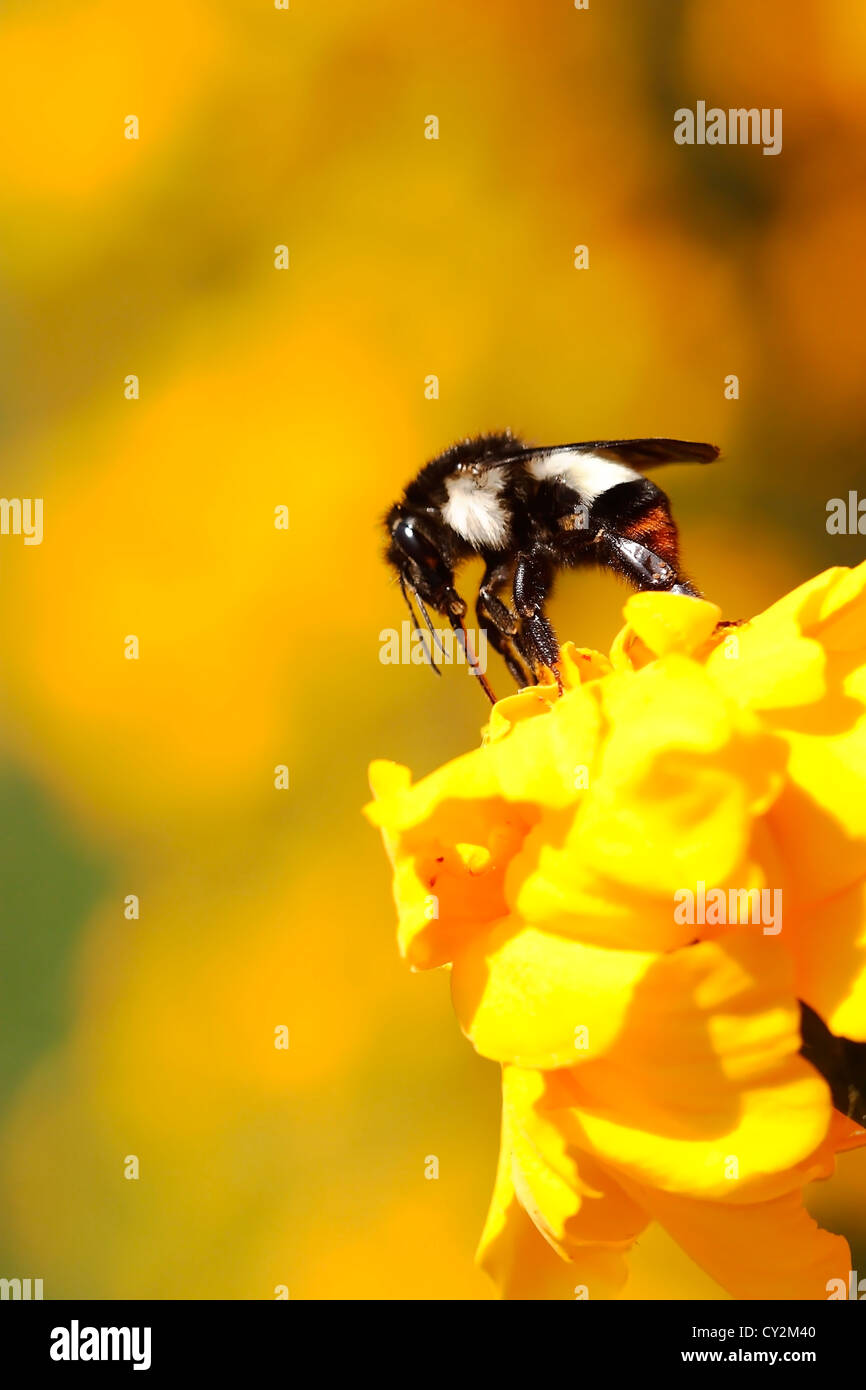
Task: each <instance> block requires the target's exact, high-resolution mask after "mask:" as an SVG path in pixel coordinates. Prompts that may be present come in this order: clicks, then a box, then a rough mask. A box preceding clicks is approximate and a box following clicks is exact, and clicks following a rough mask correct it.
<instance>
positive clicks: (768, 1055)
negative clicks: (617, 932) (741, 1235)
mask: <svg viewBox="0 0 866 1390" xmlns="http://www.w3.org/2000/svg"><path fill="white" fill-rule="evenodd" d="M800 1045H801V1037H800V1028H799V1008H798V1005H797V1002H796V999H795V996H794V994H793V992H792V988H791V967H790V962H789V960H788V959H787V957H786V954H785V952H784V950H783V948H782V946H781V945H780V944H779V942H778V941H777V940H774V939H770V938H766V937H762V936H755V935H754V933H753V932H752V931H750V930H749V929H748V928H734V929H731V930H730V931H729V933H728V935H727V936H726V937H724V938H723V939H720V940H718V941H708V942H702V943H700V944H698V945H696V946H692V947H688V948H686V949H684V950H680V951H676V952H673V953H672V954H671V955H669V956H666V957H662V958H660V959H659V960H658V961H657V962H656V963H655V964H654V965H653V966H652V967H651V969H650V970H648V971H647V973H646V975H645V976H644V978H643V980H642V981H641V983H640V985H639V986H638V987H637V989H636V990H635V993H634V996H633V1001H632V1009H631V1012H630V1015H629V1017H628V1019H627V1020H626V1023H625V1026H624V1027H623V1028H622V1030H621V1032H620V1034H619V1037H618V1040H617V1042H616V1044H615V1045H614V1047H613V1048H612V1049H611V1050H610V1052H609V1053H608V1054H607V1056H606V1057H605V1058H603V1059H602V1060H600V1061H598V1062H595V1061H588V1062H586V1063H585V1064H584V1065H583V1066H581V1067H578V1068H574V1069H572V1070H570V1071H555V1072H553V1071H552V1072H548V1073H546V1076H547V1093H546V1097H545V1099H544V1101H543V1102H540V1104H542V1105H543V1106H544V1109H545V1110H546V1111H549V1112H551V1118H552V1119H553V1120H554V1121H555V1123H556V1124H557V1125H559V1126H560V1128H561V1129H562V1132H563V1134H564V1135H565V1137H566V1139H567V1141H568V1142H569V1144H571V1145H573V1146H574V1147H577V1148H585V1149H588V1150H590V1151H591V1152H592V1153H594V1154H595V1155H596V1156H597V1157H598V1158H599V1159H601V1160H602V1161H604V1162H606V1163H609V1164H610V1165H611V1166H612V1167H613V1168H614V1170H615V1171H616V1172H620V1173H622V1174H623V1175H625V1176H626V1177H629V1178H631V1179H632V1180H633V1181H636V1182H639V1183H640V1184H641V1185H642V1186H648V1187H655V1188H659V1189H661V1190H662V1191H671V1192H681V1193H683V1194H686V1195H692V1196H702V1197H707V1198H709V1197H712V1198H718V1199H721V1200H727V1201H730V1202H737V1201H747V1200H752V1201H754V1200H755V1199H756V1198H757V1197H769V1196H776V1195H778V1194H779V1193H781V1192H784V1191H786V1190H788V1188H790V1187H792V1186H796V1187H799V1186H801V1185H802V1176H801V1175H799V1174H797V1173H795V1172H794V1171H793V1169H794V1168H795V1166H796V1165H797V1164H798V1163H801V1162H803V1161H804V1160H805V1159H807V1158H808V1157H809V1156H810V1155H811V1154H812V1153H813V1152H814V1151H815V1150H816V1149H817V1148H818V1147H819V1146H820V1145H821V1143H822V1142H823V1140H824V1139H825V1137H826V1135H827V1132H828V1128H829V1125H830V1116H831V1103H830V1095H829V1089H828V1087H827V1085H826V1083H825V1082H824V1080H823V1079H822V1078H821V1077H820V1076H819V1075H818V1073H817V1072H816V1071H815V1070H814V1068H812V1067H811V1066H810V1065H809V1064H808V1063H807V1062H806V1061H805V1060H804V1059H803V1058H802V1057H801V1056H800V1055H799V1049H800Z"/></svg>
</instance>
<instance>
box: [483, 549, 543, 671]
mask: <svg viewBox="0 0 866 1390" xmlns="http://www.w3.org/2000/svg"><path fill="white" fill-rule="evenodd" d="M510 577H511V569H510V566H509V565H507V564H496V563H495V562H488V564H487V568H486V569H485V571H484V576H483V578H482V580H481V588H480V589H479V590H478V601H477V602H476V604H475V613H476V616H477V618H478V625H479V627H480V628H482V629H483V630H484V631H485V632H486V633H487V637H488V640H489V642H490V645H491V646H492V648H493V650H494V651H495V652H498V653H499V655H500V656H501V657H502V659H503V661H504V662H505V665H506V667H507V668H508V671H509V674H510V675H511V677H512V679H513V680H514V681H515V682H516V683H517V685H518V686H521V687H522V686H526V685H533V684H534V683H535V675H534V673H533V672H532V670H531V669H530V668H529V667H527V666H526V665H525V664H524V661H523V658H522V656H521V654H520V652H519V649H518V646H517V640H518V637H519V633H520V620H519V618H518V617H517V615H516V614H515V613H512V611H511V609H510V608H508V607H507V606H506V605H505V604H504V603H503V602H502V600H501V599H500V598H499V597H498V595H497V594H496V589H497V588H498V587H499V586H500V585H502V584H504V583H505V582H506V581H507V580H508V579H509V578H510Z"/></svg>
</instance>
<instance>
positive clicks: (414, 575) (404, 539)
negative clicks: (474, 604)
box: [385, 503, 466, 618]
mask: <svg viewBox="0 0 866 1390" xmlns="http://www.w3.org/2000/svg"><path fill="white" fill-rule="evenodd" d="M385 526H386V529H387V531H388V550H387V559H388V562H389V564H391V565H393V567H394V568H395V569H396V570H397V573H398V574H399V575H400V577H401V579H402V580H403V581H404V583H406V584H408V585H409V587H410V588H411V589H413V590H414V591H415V593H416V594H418V595H419V596H420V597H421V598H422V599H423V600H424V602H425V603H429V605H430V607H431V608H435V609H436V610H437V612H439V613H444V614H446V615H451V616H454V617H459V618H462V617H463V616H464V615H465V613H466V604H465V602H464V601H463V599H462V598H460V596H459V594H458V593H457V592H456V590H455V588H454V570H453V567H452V565H451V564H450V563H449V561H448V559H447V558H446V556H445V555H444V554H443V545H442V537H441V535H438V536H437V530H441V528H437V527H436V526H435V524H434V523H433V522H432V519H431V518H430V517H429V516H427V515H425V516H424V517H423V518H422V517H421V516H419V515H418V513H416V512H412V511H410V510H408V509H407V508H406V507H405V506H403V505H402V504H401V503H397V505H396V506H394V507H392V508H391V511H390V512H389V513H388V515H387V517H386V518H385Z"/></svg>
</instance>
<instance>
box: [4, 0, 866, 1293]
mask: <svg viewBox="0 0 866 1390" xmlns="http://www.w3.org/2000/svg"><path fill="white" fill-rule="evenodd" d="M0 47H2V52H3V54H4V61H3V67H4V80H3V84H2V87H0V128H2V130H3V132H4V138H3V141H2V143H0V219H2V226H3V236H4V244H5V254H4V258H3V266H2V269H0V296H2V322H3V325H4V333H3V340H2V344H0V446H2V455H0V458H2V465H0V468H2V487H0V491H2V493H3V495H4V496H6V497H42V498H44V541H43V543H42V545H40V546H27V547H25V546H24V545H23V543H22V538H21V537H15V536H11V535H9V536H0V650H2V662H0V668H2V676H0V680H2V724H0V818H2V820H0V823H2V847H0V865H2V884H3V889H2V901H0V913H2V972H0V973H2V978H0V991H2V999H0V1006H2V1029H3V1037H2V1054H0V1107H2V1108H0V1274H3V1275H5V1276H10V1277H11V1276H14V1275H17V1276H21V1277H25V1276H30V1277H41V1278H43V1279H44V1286H45V1296H46V1297H48V1298H56V1297H64V1296H65V1297H77V1296H81V1297H92V1298H127V1297H155V1298H201V1297H205V1298H219V1297H226V1298H272V1297H274V1289H275V1286H277V1285H286V1286H288V1288H289V1291H290V1295H291V1297H293V1298H392V1297H395V1298H397V1297H400V1298H461V1299H462V1298H487V1297H491V1296H492V1294H493V1289H492V1286H491V1285H490V1284H489V1283H488V1281H487V1279H486V1278H485V1276H483V1275H481V1274H480V1273H479V1272H477V1271H476V1270H475V1269H474V1268H473V1264H472V1255H473V1251H474V1247H475V1243H476V1241H477V1238H478V1235H479V1233H480V1230H481V1226H482V1223H483V1219H484V1215H485V1211H486V1205H487V1200H488V1196H489V1193H490V1189H491V1185H492V1178H493V1173H494V1168H495V1161H496V1151H497V1143H498V1131H497V1125H498V1104H499V1099H498V1072H497V1069H496V1068H495V1067H494V1066H493V1065H492V1064H489V1063H484V1062H482V1061H481V1060H480V1059H478V1058H477V1057H475V1055H474V1054H473V1052H472V1051H471V1049H470V1047H469V1045H468V1044H467V1043H466V1042H465V1041H463V1039H462V1038H461V1037H460V1035H459V1033H458V1030H457V1026H456V1024H455V1022H454V1020H453V1018H452V1015H451V1009H450V1002H449V998H448V988H447V979H446V977H445V976H444V975H430V976H412V975H410V974H409V973H408V972H407V971H406V970H405V969H404V967H403V966H402V965H401V964H400V963H399V961H398V959H397V954H396V947H395V944H394V917H393V910H392V906H391V902H390V894H389V875H388V870H387V866H386V863H385V860H384V856H383V854H382V851H381V846H380V844H379V841H378V839H377V837H376V836H375V835H374V834H373V832H372V831H371V830H370V829H369V827H367V826H366V825H365V824H364V822H363V821H362V819H361V816H360V807H361V805H362V804H363V802H364V801H365V800H366V797H367V790H366V766H367V763H368V761H369V760H370V759H371V758H373V757H380V756H382V757H392V758H395V759H398V760H400V761H405V762H407V763H408V764H409V765H410V766H411V767H412V768H413V770H414V771H415V772H416V773H423V772H425V771H428V770H429V769H431V768H432V767H434V766H435V765H437V764H438V763H440V762H441V761H443V760H444V759H446V758H448V757H450V756H453V755H455V754H457V753H458V752H460V751H463V750H465V749H466V748H468V747H471V746H473V745H474V744H475V742H476V741H477V737H478V730H479V728H480V725H481V723H482V722H483V720H484V718H485V705H484V702H483V699H482V696H481V693H480V691H479V690H478V689H477V687H476V686H475V684H474V682H472V681H471V680H470V679H469V678H468V677H467V675H466V674H465V672H463V671H446V673H445V676H444V678H443V680H441V681H438V682H434V681H433V680H431V679H430V677H429V674H428V673H427V672H426V671H425V670H423V668H419V667H402V666H387V665H383V664H381V662H380V660H379V649H380V642H379V633H380V630H381V629H383V628H388V627H396V628H399V626H400V623H401V622H402V621H403V618H404V616H405V614H404V610H403V608H402V604H401V601H400V596H399V592H398V591H397V590H396V589H395V586H394V584H393V582H392V580H391V578H390V576H389V575H388V574H387V573H386V570H385V567H384V566H383V564H382V560H381V544H382V542H381V535H380V529H379V518H380V517H381V515H382V513H383V512H384V511H385V510H386V508H387V506H388V504H389V502H390V501H391V500H392V499H393V497H394V496H395V495H396V493H397V492H398V491H399V490H400V488H401V487H402V485H403V484H404V483H405V482H406V481H407V480H408V478H409V477H410V476H411V475H412V474H413V473H414V472H415V471H416V469H417V468H418V467H419V465H420V464H421V463H422V462H423V461H424V459H425V458H428V457H430V456H431V455H433V454H435V453H437V452H439V451H440V450H441V449H442V448H443V447H445V446H446V445H447V444H448V443H450V442H451V441H452V440H453V439H455V438H457V437H460V436H463V435H465V434H468V433H476V432H479V431H482V430H489V429H501V428H503V427H505V426H511V427H512V428H514V429H515V430H516V431H518V432H520V433H522V434H524V435H525V436H526V437H527V438H528V439H531V440H534V441H539V442H547V443H554V442H562V441H566V440H574V439H580V438H598V437H604V436H624V435H642V434H671V435H677V436H680V437H684V438H696V439H708V440H712V441H714V442H716V443H718V444H720V445H721V446H722V449H723V454H724V457H723V461H722V462H721V463H720V464H719V465H718V466H716V467H714V468H712V469H703V470H702V469H693V470H689V469H686V468H683V469H670V470H666V471H665V476H664V478H663V479H662V478H660V481H661V482H662V483H663V485H664V486H665V487H666V488H668V489H669V491H670V494H671V497H672V500H673V505H674V511H675V514H676V516H677V518H678V520H679V522H680V526H681V530H682V536H683V548H684V554H685V562H686V566H687V568H688V569H689V571H690V572H691V573H692V574H693V575H694V577H695V578H696V579H697V581H698V582H699V583H700V584H701V586H702V587H703V588H704V590H705V592H706V593H707V594H708V596H709V597H711V598H713V599H715V600H716V601H718V602H719V603H721V604H722V606H723V607H724V609H725V611H726V613H727V614H728V616H730V617H737V616H744V615H747V614H749V613H751V612H754V611H756V610H758V609H760V608H761V607H762V606H765V605H766V604H767V603H769V602H771V601H772V600H773V599H774V598H776V597H777V596H779V595H780V594H782V593H783V592H785V591H787V590H788V589H789V588H790V587H792V586H793V585H794V584H796V583H798V582H799V581H802V580H804V579H806V578H808V577H809V576H810V575H812V574H814V573H816V572H818V571H819V570H820V569H822V568H824V567H826V566H828V565H831V564H851V563H854V562H857V561H859V560H860V559H862V558H863V541H862V538H859V537H857V536H848V537H836V536H830V535H828V534H827V531H826V527H825V521H826V504H827V501H828V500H829V499H830V498H832V497H836V496H841V497H845V496H847V492H848V490H849V488H854V487H856V486H857V485H858V482H859V483H860V485H861V487H862V479H863V470H862V466H861V460H862V457H863V453H862V450H863V445H864V435H866V429H864V426H866V395H864V390H863V382H864V378H866V333H864V329H863V324H864V321H866V281H864V276H863V273H862V256H863V246H864V242H866V180H864V177H863V174H864V164H866V141H864V135H866V98H864V81H866V9H864V6H863V5H862V3H861V0H764V3H762V4H761V5H755V4H754V3H753V2H752V0H727V2H726V3H725V4H719V3H718V0H640V3H638V0H630V3H629V2H628V0H608V3H602V2H601V0H590V5H589V8H588V9H587V10H576V9H575V8H574V6H573V4H572V0H545V3H544V4H540V5H534V6H533V5H529V4H527V3H525V0H520V2H518V0H498V3H495V4H494V3H479V4H476V5H474V6H468V5H466V4H465V0H440V3H439V4H438V5H436V6H434V7H430V6H427V5H422V4H410V3H409V2H408V0H380V3H377V4H366V5H364V4H357V3H356V4H348V3H340V0H335V2H334V3H331V4H329V5H326V6H325V5H321V4H315V3H313V0H291V8H290V9H289V10H288V11H283V10H279V9H277V8H276V7H275V6H274V4H273V3H272V0H208V2H207V3H205V0H149V3H148V4H147V5H145V6H123V5H118V4H116V3H113V2H112V0H69V3H66V4H64V5H62V6H58V5H56V4H54V3H51V2H50V0H7V3H5V4H4V5H3V6H2V10H0ZM698 99H702V100H706V102H707V105H708V106H709V105H713V104H719V105H721V106H723V107H729V106H747V107H750V106H757V107H768V108H776V107H781V108H782V109H783V113H784V127H783V129H784V144H783V151H782V153H781V154H780V155H778V156H777V157H772V158H768V157H764V156H762V153H761V150H760V148H755V147H725V148H718V147H717V148H713V147H703V148H700V147H697V146H695V147H680V146H677V145H676V144H675V143H674V140H673V112H674V110H675V109H676V108H678V107H680V106H692V107H693V106H694V105H695V102H696V101H697V100H698ZM129 115H135V116H137V117H138V120H139V138H138V139H137V140H131V139H127V138H125V134H124V122H125V121H126V118H127V117H128V116H129ZM429 115H435V116H436V117H437V118H438V120H439V139H438V140H428V139H425V135H424V131H425V118H426V117H427V116H429ZM579 244H582V245H586V246H587V247H588V249H589V268H588V269H587V270H576V269H575V268H574V264H573V262H574V247H575V246H576V245H579ZM280 245H286V246H287V247H288V248H289V253H290V265H289V269H288V270H277V269H276V268H275V264H274V261H275V248H276V247H278V246H280ZM732 373H733V374H736V375H737V376H738V377H739V381H740V396H739V399H738V400H729V399H726V398H725V393H724V383H725V378H726V376H728V375H729V374H732ZM130 374H135V375H137V376H138V377H139V380H140V398H139V399H127V398H126V396H125V394H124V383H125V380H126V378H127V377H128V376H129V375H130ZM433 374H435V375H436V376H437V377H438V379H439V398H438V399H433V400H431V399H427V398H426V397H425V390H424V383H425V378H427V377H428V376H430V375H433ZM278 506H286V507H288V509H289V514H290V525H289V529H288V530H278V529H276V528H275V526H274V509H275V508H276V507H278ZM465 587H466V588H467V589H468V588H469V587H470V585H469V583H466V586H465ZM624 596H625V595H624V591H623V590H622V589H621V588H620V587H618V585H617V583H616V582H615V581H614V580H613V579H612V578H611V577H609V576H604V575H601V576H598V577H595V576H590V577H587V576H584V575H581V576H572V577H570V578H569V579H567V580H566V581H564V582H563V583H562V584H561V586H560V589H559V592H558V596H557V600H556V602H555V604H554V609H553V616H554V620H555V621H556V623H557V626H558V628H559V631H560V633H561V635H562V636H563V637H570V638H572V639H573V640H575V641H577V642H578V643H580V644H583V645H598V646H600V647H602V648H605V649H606V648H607V646H608V645H609V643H610V640H611V639H612V637H613V635H614V633H615V631H616V629H617V626H618V617H619V610H620V607H621V604H622V602H623V599H624ZM130 634H134V635H136V636H137V637H138V639H139V643H140V657H139V659H138V660H137V661H135V660H126V659H125V656H124V642H125V638H126V637H127V636H128V635H130ZM493 660H494V662H495V658H494V659H493ZM491 676H492V679H493V681H494V685H496V686H497V687H501V688H502V689H503V690H504V689H506V688H507V678H506V676H505V674H504V671H503V670H502V668H501V667H499V666H498V665H492V668H491ZM279 764H285V765H286V766H287V767H288V768H289V774H290V787H289V790H287V791H283V790H277V789H275V786H274V768H275V767H276V766H277V765H279ZM129 894H136V895H138V896H139V898H140V919H139V920H137V921H135V920H127V918H126V917H125V916H124V900H125V899H126V897H127V895H129ZM280 1025H285V1026H286V1027H288V1029H289V1034H290V1046H289V1048H288V1050H287V1051H285V1050H277V1049H276V1048H275V1047H274V1029H275V1028H276V1027H278V1026H280ZM132 1154H134V1155H136V1156H137V1157H138V1159H139V1162H140V1178H139V1180H138V1181H129V1180H127V1179H126V1178H125V1177H124V1165H125V1160H126V1157H127V1156H128V1155H132ZM431 1154H435V1155H437V1156H438V1158H439V1162H440V1177H439V1179H438V1181H427V1180H426V1179H425V1176H424V1171H425V1159H426V1157H427V1156H428V1155H431ZM864 1161H866V1160H864V1159H863V1156H862V1155H859V1156H857V1155H852V1156H848V1157H846V1158H843V1159H842V1160H841V1162H840V1166H839V1172H838V1174H837V1176H836V1178H835V1179H834V1180H833V1182H832V1183H830V1184H826V1185H824V1186H823V1187H822V1188H821V1189H820V1190H818V1191H816V1193H815V1195H814V1204H813V1205H814V1210H815V1211H816V1212H817V1213H819V1214H820V1215H821V1217H822V1219H823V1220H824V1221H825V1222H826V1223H827V1224H829V1225H831V1226H832V1227H833V1228H834V1229H837V1230H842V1231H843V1232H844V1233H845V1234H846V1235H848V1237H849V1239H850V1240H851V1241H852V1244H853V1247H854V1267H855V1268H857V1267H858V1259H859V1260H860V1265H859V1268H860V1269H861V1270H863V1269H866V1219H864V1217H863V1214H862V1197H861V1191H862V1181H863V1176H864ZM631 1293H632V1296H637V1297H650V1298H667V1297H674V1298H677V1297H686V1296H696V1297H708V1298H713V1297H717V1296H719V1290H718V1289H717V1288H716V1286H715V1285H713V1284H712V1283H711V1281H710V1280H709V1279H707V1278H706V1277H705V1276H704V1275H703V1274H702V1273H701V1272H700V1271H698V1270H697V1269H695V1267H694V1266H692V1265H690V1264H689V1263H688V1261H687V1260H686V1259H685V1257H684V1256H682V1255H681V1254H680V1253H679V1252H677V1251H676V1250H674V1248H673V1247H672V1246H671V1245H670V1244H669V1243H668V1242H667V1241H666V1240H664V1239H663V1238H662V1237H661V1236H659V1235H658V1234H656V1233H650V1234H649V1235H648V1236H647V1237H646V1238H645V1239H642V1240H641V1242H640V1246H639V1248H638V1251H637V1253H636V1257H635V1274H634V1281H633V1286H632V1289H631Z"/></svg>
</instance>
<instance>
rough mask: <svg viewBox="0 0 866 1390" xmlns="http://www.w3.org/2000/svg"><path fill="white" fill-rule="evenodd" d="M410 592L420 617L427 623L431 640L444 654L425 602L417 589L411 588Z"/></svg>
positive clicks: (440, 639)
mask: <svg viewBox="0 0 866 1390" xmlns="http://www.w3.org/2000/svg"><path fill="white" fill-rule="evenodd" d="M412 593H413V596H414V598H415V602H416V603H417V605H418V608H419V611H420V613H421V616H422V618H423V619H424V621H425V623H426V624H427V626H428V628H429V629H430V636H431V637H432V638H433V641H434V642H435V643H436V646H437V647H438V648H439V650H440V652H441V653H442V655H443V656H445V655H446V652H445V648H444V647H443V645H442V638H441V637H440V636H439V633H438V632H437V631H436V629H435V627H434V626H433V621H432V619H431V617H430V614H429V613H428V612H427V607H426V605H425V603H424V600H423V598H422V597H421V595H420V594H419V592H418V590H417V589H413V590H412Z"/></svg>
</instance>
